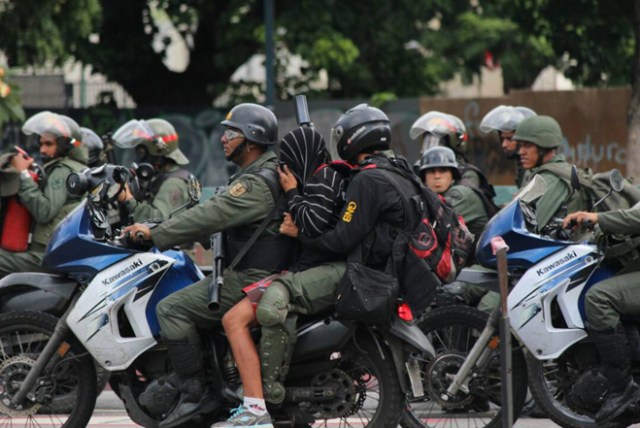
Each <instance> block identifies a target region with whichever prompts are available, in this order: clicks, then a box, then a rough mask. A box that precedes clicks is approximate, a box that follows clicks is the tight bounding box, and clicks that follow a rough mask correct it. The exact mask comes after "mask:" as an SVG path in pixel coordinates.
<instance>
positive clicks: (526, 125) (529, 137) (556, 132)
mask: <svg viewBox="0 0 640 428" xmlns="http://www.w3.org/2000/svg"><path fill="white" fill-rule="evenodd" d="M513 139H514V140H516V141H526V142H528V143H532V144H535V145H536V146H538V147H542V148H545V149H555V148H557V147H558V146H560V144H562V129H560V125H559V124H558V122H556V120H555V119H554V118H552V117H549V116H533V117H529V118H527V119H524V120H523V121H522V122H520V123H519V124H518V127H517V128H516V133H515V135H514V136H513Z"/></svg>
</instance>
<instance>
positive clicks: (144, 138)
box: [113, 119, 189, 165]
mask: <svg viewBox="0 0 640 428" xmlns="http://www.w3.org/2000/svg"><path fill="white" fill-rule="evenodd" d="M113 141H115V143H116V145H117V146H118V147H121V148H123V149H133V148H136V147H137V146H144V147H145V148H146V151H147V153H149V154H150V155H151V156H157V157H165V158H167V159H171V160H173V161H174V162H175V163H177V164H178V165H187V164H188V163H189V159H187V157H186V156H185V155H184V154H183V153H182V152H181V151H180V149H179V148H178V144H179V137H178V134H177V133H176V130H175V128H174V127H173V125H171V124H170V123H169V122H167V121H166V120H164V119H149V120H143V119H141V120H136V119H132V120H130V121H129V122H127V123H125V124H124V125H122V126H121V127H120V128H118V129H117V130H116V132H115V133H114V134H113Z"/></svg>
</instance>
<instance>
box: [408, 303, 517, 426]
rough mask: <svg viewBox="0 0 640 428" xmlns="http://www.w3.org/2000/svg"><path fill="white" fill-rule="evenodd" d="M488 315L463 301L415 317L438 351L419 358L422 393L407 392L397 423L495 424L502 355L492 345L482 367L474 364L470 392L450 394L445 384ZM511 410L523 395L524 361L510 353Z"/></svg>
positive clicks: (499, 410)
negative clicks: (400, 417) (463, 304)
mask: <svg viewBox="0 0 640 428" xmlns="http://www.w3.org/2000/svg"><path fill="white" fill-rule="evenodd" d="M487 318H488V315H487V314H486V313H484V312H481V311H479V310H477V309H475V308H470V307H467V306H460V305H454V306H446V307H443V308H439V309H435V310H433V311H429V312H427V313H426V314H425V315H424V316H423V318H422V319H421V320H420V322H419V326H420V328H421V330H422V331H423V332H424V333H425V334H426V335H427V337H429V339H430V340H431V343H432V344H433V346H434V348H435V350H436V356H435V358H433V359H429V358H423V359H422V362H421V369H422V376H423V386H424V390H425V396H424V397H420V398H413V397H408V399H407V406H406V411H405V414H404V416H403V418H402V423H401V425H402V426H403V427H404V428H415V427H434V428H435V427H451V426H455V427H498V426H500V425H501V417H502V396H501V394H502V392H501V381H500V355H499V349H497V348H496V349H495V350H494V351H493V353H492V354H491V356H490V358H489V359H488V362H487V363H486V364H485V365H484V366H483V367H477V366H476V367H474V369H473V371H472V376H471V380H470V381H469V382H468V392H464V391H462V390H460V391H458V393H457V394H456V395H455V396H454V397H448V396H447V394H446V391H447V388H448V387H449V385H450V384H451V381H452V380H453V377H454V375H455V374H456V373H457V372H458V370H459V368H460V366H461V365H462V363H463V362H464V361H465V358H466V357H467V355H468V354H469V351H470V350H471V348H472V347H473V345H474V344H475V342H476V340H477V339H478V337H479V336H480V333H481V332H482V330H483V329H484V327H485V325H486V322H487ZM512 366H513V377H512V384H513V414H514V415H515V417H517V415H518V414H519V412H520V409H521V408H522V406H523V404H524V399H525V396H526V394H527V375H526V363H525V359H524V356H523V354H522V352H521V351H520V350H514V351H513V353H512Z"/></svg>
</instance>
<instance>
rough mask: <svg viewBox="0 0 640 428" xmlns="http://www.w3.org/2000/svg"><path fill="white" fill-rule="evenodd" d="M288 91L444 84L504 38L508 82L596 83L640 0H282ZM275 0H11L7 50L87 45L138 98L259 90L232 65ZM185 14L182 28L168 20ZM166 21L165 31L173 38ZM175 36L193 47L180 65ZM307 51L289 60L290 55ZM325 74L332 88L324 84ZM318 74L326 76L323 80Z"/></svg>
mask: <svg viewBox="0 0 640 428" xmlns="http://www.w3.org/2000/svg"><path fill="white" fill-rule="evenodd" d="M274 4H275V18H276V23H275V34H276V40H275V46H276V48H277V51H278V55H277V58H276V67H277V69H276V71H277V75H276V82H277V85H278V88H277V96H278V97H280V98H288V97H290V96H291V95H292V94H293V93H300V92H307V93H308V94H309V95H310V96H323V97H336V98H338V97H339V98H347V97H350V98H363V97H364V98H369V97H371V94H375V93H392V94H395V95H396V96H398V97H415V96H419V95H428V94H435V93H437V92H438V87H439V84H440V83H441V82H443V81H446V80H448V79H450V78H451V77H453V76H454V75H455V74H456V73H458V74H460V75H461V76H462V77H463V79H465V80H467V81H470V80H471V79H472V78H473V77H474V76H476V75H479V74H480V72H481V70H482V67H483V66H484V65H485V55H486V53H487V52H490V53H491V54H492V55H493V58H494V62H495V63H497V64H499V65H500V66H501V67H502V71H503V77H504V85H505V89H506V90H509V89H511V88H525V87H528V86H530V85H531V84H532V83H533V81H534V79H535V77H536V76H537V75H538V73H539V71H540V70H541V69H542V68H544V67H546V66H547V65H549V64H552V65H556V66H559V67H561V68H562V69H563V70H564V71H565V74H566V75H567V76H569V77H570V78H571V79H573V80H574V81H576V82H578V83H581V84H584V85H603V84H624V83H628V82H629V76H630V75H631V73H630V70H631V64H632V58H633V53H634V49H635V39H634V29H633V26H632V22H631V19H632V16H633V10H632V7H633V5H632V2H605V1H604V0H564V1H558V0H491V1H489V0H474V1H469V0H432V1H429V2H421V1H418V2H417V1H415V0H394V1H388V0H369V1H367V2H344V1H338V0H279V1H277V2H276V1H274ZM263 7H264V1H263V0H225V1H215V2H214V1H206V0H189V1H184V0H154V1H149V0H4V1H0V28H2V38H0V50H2V51H3V52H4V53H5V54H6V56H7V58H8V61H9V65H10V66H40V65H44V64H51V63H53V64H60V63H62V62H64V61H65V60H67V59H68V58H71V57H74V58H76V59H78V60H80V61H81V62H83V63H85V64H90V65H92V67H93V69H94V70H95V71H98V72H101V73H103V74H105V75H106V76H107V77H108V78H109V79H110V80H112V81H116V82H118V83H120V84H121V85H123V86H124V87H125V89H127V91H128V92H129V93H130V94H131V95H132V96H133V98H134V99H135V100H136V102H137V103H138V105H140V106H144V105H165V106H177V105H198V106H200V105H210V104H211V102H212V100H213V99H215V98H216V97H217V96H218V95H219V94H221V93H229V91H230V94H231V99H232V100H236V99H238V100H253V99H255V97H256V96H259V95H260V94H262V93H264V84H261V83H247V82H240V83H237V84H230V83H229V80H230V76H231V75H232V74H233V73H234V71H235V70H236V69H237V68H238V67H239V66H240V65H242V64H243V63H245V62H246V61H247V60H248V59H249V58H251V56H252V55H254V54H256V53H261V52H262V51H263V47H264V38H265V27H264V10H263ZM169 23H170V24H172V26H173V28H175V30H176V32H175V33H173V34H172V35H168V33H166V32H163V30H162V28H161V27H163V26H165V25H167V24H169ZM160 35H164V36H163V38H161V37H160ZM171 38H179V39H180V40H181V41H183V42H184V43H185V44H186V46H187V47H188V50H189V52H188V55H189V63H188V66H187V68H186V69H185V70H184V71H180V72H176V71H172V70H170V69H169V68H167V66H166V64H165V63H164V60H165V59H166V55H167V48H168V46H169V42H170V41H171ZM286 53H292V54H297V55H300V56H301V57H302V58H303V59H304V60H305V62H304V64H303V66H302V68H301V70H300V73H299V74H297V75H295V76H294V75H291V74H290V73H288V72H287V70H289V67H290V64H289V62H290V58H288V56H287V55H286ZM321 76H326V79H328V82H327V83H328V90H326V91H323V92H320V91H318V89H317V87H316V86H314V82H316V81H317V80H318V79H319V78H320V77H321ZM314 88H316V89H314Z"/></svg>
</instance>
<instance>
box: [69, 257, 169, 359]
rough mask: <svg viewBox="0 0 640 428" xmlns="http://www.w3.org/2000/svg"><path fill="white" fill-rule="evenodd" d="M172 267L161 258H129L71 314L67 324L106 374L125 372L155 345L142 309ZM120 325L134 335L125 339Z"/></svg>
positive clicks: (104, 274) (106, 273)
mask: <svg viewBox="0 0 640 428" xmlns="http://www.w3.org/2000/svg"><path fill="white" fill-rule="evenodd" d="M174 263H175V261H174V260H173V259H171V258H170V257H167V256H164V255H162V254H159V253H155V254H154V253H138V254H132V255H131V256H130V257H128V258H126V259H124V260H122V261H121V262H118V263H116V264H114V265H113V266H110V267H109V268H107V269H105V270H103V271H101V272H99V273H98V274H97V275H96V276H95V277H94V278H93V280H92V281H91V282H90V283H89V285H88V287H87V289H86V290H85V291H84V293H83V294H82V296H80V298H79V299H78V301H77V302H76V305H75V306H74V308H73V309H72V310H71V312H70V313H69V316H68V319H67V324H68V325H69V327H70V328H71V330H72V331H73V333H74V334H75V335H76V337H77V338H78V340H80V342H81V343H82V345H83V346H84V347H85V348H86V349H87V350H88V351H89V352H90V353H91V355H92V356H93V357H94V358H95V359H96V360H97V361H98V362H99V363H100V364H101V365H102V366H103V367H104V368H105V369H106V370H109V371H116V370H123V369H125V368H127V367H128V366H129V365H130V364H131V363H132V362H133V360H135V358H137V357H138V356H139V355H140V354H141V353H143V352H144V351H146V350H147V349H149V348H151V347H152V346H154V345H155V344H156V339H155V338H154V335H153V332H152V331H151V328H150V326H149V322H148V320H147V315H146V308H147V304H148V302H149V300H150V298H151V296H152V295H153V290H154V289H155V287H156V286H157V284H158V283H159V282H160V280H161V279H162V277H163V276H164V274H165V273H166V272H167V271H168V270H169V269H170V268H171V267H172V266H173V264H174ZM120 311H122V312H123V315H122V316H121V317H119V316H118V314H119V313H120ZM121 322H127V323H128V324H129V325H130V326H131V330H132V331H133V333H132V334H130V335H128V336H123V334H122V333H123V331H126V329H125V330H123V329H122V328H121V327H124V326H122V325H120V323H121Z"/></svg>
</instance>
